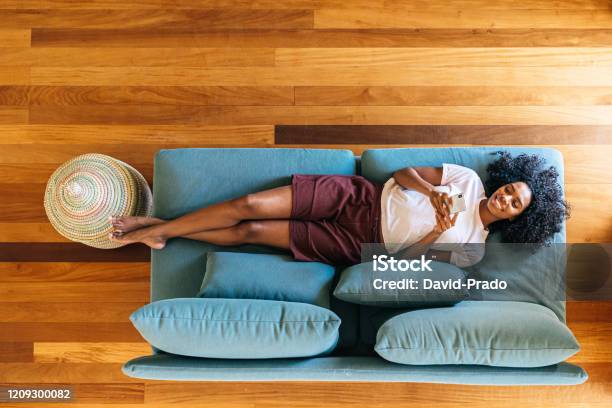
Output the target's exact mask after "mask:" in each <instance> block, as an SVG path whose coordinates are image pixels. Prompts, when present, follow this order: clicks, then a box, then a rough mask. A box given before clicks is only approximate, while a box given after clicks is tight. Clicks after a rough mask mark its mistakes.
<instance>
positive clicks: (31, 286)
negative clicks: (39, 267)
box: [0, 282, 149, 303]
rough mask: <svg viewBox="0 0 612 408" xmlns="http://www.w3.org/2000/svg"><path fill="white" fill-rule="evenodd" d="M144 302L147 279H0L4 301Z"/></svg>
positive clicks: (0, 295) (146, 294)
mask: <svg viewBox="0 0 612 408" xmlns="http://www.w3.org/2000/svg"><path fill="white" fill-rule="evenodd" d="M41 293H44V294H45V295H44V297H45V301H49V302H92V303H100V302H101V303H104V302H147V301H148V300H149V282H120V283H117V282H86V283H81V282H0V299H2V301H3V302H35V301H37V300H39V299H40V297H41Z"/></svg>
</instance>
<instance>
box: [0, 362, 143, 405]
mask: <svg viewBox="0 0 612 408" xmlns="http://www.w3.org/2000/svg"><path fill="white" fill-rule="evenodd" d="M121 365H122V364H120V363H2V364H0V383H15V384H36V383H49V384H57V383H64V384H74V383H79V382H84V381H87V383H90V384H96V383H129V384H133V383H143V380H140V379H135V378H130V377H126V376H125V375H124V374H123V373H122V372H121ZM54 406H55V405H54Z"/></svg>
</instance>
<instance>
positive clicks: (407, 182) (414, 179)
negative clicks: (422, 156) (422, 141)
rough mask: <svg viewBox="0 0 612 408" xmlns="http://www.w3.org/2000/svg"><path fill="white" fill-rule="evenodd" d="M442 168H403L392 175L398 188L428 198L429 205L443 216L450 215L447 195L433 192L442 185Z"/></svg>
mask: <svg viewBox="0 0 612 408" xmlns="http://www.w3.org/2000/svg"><path fill="white" fill-rule="evenodd" d="M442 170H443V169H442V167H405V168H403V169H401V170H398V171H396V172H395V173H393V178H394V179H395V181H396V182H397V184H399V185H400V186H402V187H404V188H409V189H412V190H416V191H418V192H419V193H421V194H423V195H426V196H427V197H429V201H431V205H432V206H433V207H434V208H435V210H436V211H437V212H438V213H440V214H441V215H443V216H448V215H449V214H450V201H449V198H448V194H446V193H439V192H437V191H436V190H434V187H435V186H439V185H440V183H442Z"/></svg>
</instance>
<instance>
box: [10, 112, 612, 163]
mask: <svg viewBox="0 0 612 408" xmlns="http://www.w3.org/2000/svg"><path fill="white" fill-rule="evenodd" d="M109 122H111V123H115V124H125V125H129V124H195V125H228V124H234V125H268V124H273V123H276V124H283V125H302V124H306V123H310V124H312V123H316V124H320V125H328V124H329V125H351V124H353V125H360V124H364V125H438V124H447V125H493V124H495V125H607V124H612V105H609V106H608V105H606V106H329V107H328V106H315V107H311V106H278V107H261V106H222V107H220V106H206V107H183V106H180V107H174V106H168V107H165V106H164V107H162V106H140V107H138V108H136V107H132V108H130V107H125V106H105V107H98V108H97V109H90V108H89V107H87V106H69V107H62V108H55V107H32V108H31V109H30V123H33V124H39V125H43V124H50V125H53V124H105V123H109ZM7 150H10V146H7ZM89 150H91V149H89ZM8 156H9V154H8V153H5V152H0V162H1V163H14V162H19V161H22V160H23V158H10V157H8ZM47 161H48V159H43V160H42V161H41V162H42V163H44V162H47Z"/></svg>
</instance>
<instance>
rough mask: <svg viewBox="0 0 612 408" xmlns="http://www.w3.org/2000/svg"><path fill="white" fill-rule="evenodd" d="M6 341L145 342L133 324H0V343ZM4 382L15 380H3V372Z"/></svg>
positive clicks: (1, 380)
mask: <svg viewBox="0 0 612 408" xmlns="http://www.w3.org/2000/svg"><path fill="white" fill-rule="evenodd" d="M6 341H8V342H12V341H19V342H39V341H40V342H71V341H73V342H74V341H76V342H98V341H102V342H142V341H143V339H142V337H140V334H138V331H136V329H135V328H134V326H132V324H131V323H65V322H63V323H47V322H37V323H22V322H11V323H0V342H6ZM2 365H4V364H0V372H1V371H2V369H1V366H2ZM3 381H5V382H10V381H11V380H9V379H5V380H3V377H2V374H1V373H0V382H3ZM40 381H43V380H40Z"/></svg>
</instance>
